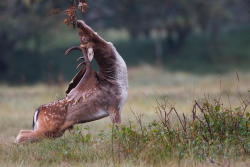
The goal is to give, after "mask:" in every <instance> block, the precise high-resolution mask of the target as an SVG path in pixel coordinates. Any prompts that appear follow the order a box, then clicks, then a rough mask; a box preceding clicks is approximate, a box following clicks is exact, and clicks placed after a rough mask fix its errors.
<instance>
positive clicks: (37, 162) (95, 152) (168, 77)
mask: <svg viewBox="0 0 250 167" xmlns="http://www.w3.org/2000/svg"><path fill="white" fill-rule="evenodd" d="M129 83H130V89H129V98H128V101H127V103H126V105H125V107H124V110H123V112H122V121H123V123H122V124H123V125H124V126H127V125H129V124H130V121H135V115H142V124H143V125H145V126H147V124H149V123H150V122H152V121H154V120H158V119H159V117H158V116H157V113H156V107H157V102H156V101H157V100H160V99H164V100H165V101H167V104H169V105H171V106H175V108H176V109H177V111H178V112H179V113H186V114H187V115H189V114H191V110H192V107H193V104H194V101H195V100H198V101H199V100H202V99H211V100H213V99H215V98H219V97H220V98H221V99H222V101H223V105H224V107H228V108H235V107H237V106H241V105H242V101H241V99H249V96H250V93H249V90H250V73H248V72H238V73H236V72H231V73H227V74H207V75H193V74H189V73H183V72H175V73H169V72H166V71H163V70H160V69H158V70H156V69H154V68H152V67H150V66H142V67H140V68H133V69H130V70H129ZM65 89H66V84H61V85H46V84H36V85H20V86H8V85H7V84H4V83H2V84H1V85H0V166H3V167H4V166H25V167H26V166H186V167H189V166H195V167H196V166H197V167H198V166H240V167H244V166H245V167H247V166H250V156H249V153H248V154H244V155H242V156H241V155H238V156H234V154H221V155H220V156H218V157H213V159H212V160H211V159H209V158H201V159H199V158H196V157H195V156H192V154H189V155H190V156H184V157H183V158H181V159H180V158H177V157H178V156H174V155H173V156H169V157H168V158H167V159H164V161H161V160H159V162H155V161H151V160H150V156H147V158H145V157H143V158H141V159H140V158H139V159H133V158H128V157H129V155H128V156H125V155H119V156H118V157H119V161H117V156H115V157H114V156H113V153H115V154H116V151H114V150H113V149H114V148H113V147H112V146H111V145H110V144H111V142H112V141H111V140H112V139H111V138H110V135H109V134H111V131H112V124H111V122H110V119H109V118H105V119H102V120H99V121H96V122H92V123H87V124H83V125H80V126H78V127H76V128H75V129H76V130H75V131H73V132H71V133H69V132H67V133H66V134H65V135H64V136H63V137H62V138H61V139H56V140H52V141H47V140H45V141H42V142H40V143H32V144H28V145H23V146H17V145H15V144H13V142H14V140H15V137H16V135H17V134H18V132H19V130H21V129H31V124H32V117H33V113H34V111H35V109H36V108H37V107H38V106H39V105H41V104H46V103H48V102H51V101H53V100H55V99H60V98H62V97H63V96H64V91H65ZM247 111H248V112H249V108H248V109H247ZM136 125H137V124H134V125H133V126H136ZM79 134H80V135H81V137H79V138H78V136H79ZM79 140H80V141H79ZM79 143H82V144H79ZM247 144H248V147H250V142H249V143H247ZM116 148H118V149H119V144H115V149H116ZM112 150H113V151H112ZM143 152H150V150H143ZM230 155H232V156H230ZM151 156H154V155H151ZM139 157H140V156H139Z"/></svg>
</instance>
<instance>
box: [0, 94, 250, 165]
mask: <svg viewBox="0 0 250 167" xmlns="http://www.w3.org/2000/svg"><path fill="white" fill-rule="evenodd" d="M249 102H250V101H249V99H244V100H242V106H239V107H232V106H230V107H226V106H224V105H223V103H222V102H221V101H220V100H212V101H211V100H203V101H199V102H198V101H195V103H194V105H193V109H192V114H191V115H187V114H183V113H180V112H178V111H177V110H176V109H175V108H174V107H171V106H169V105H168V104H167V102H166V101H165V100H162V101H158V102H157V116H158V119H157V120H155V121H152V122H150V123H144V122H143V118H142V117H141V116H140V115H137V114H135V118H136V119H135V120H136V121H134V122H132V121H130V122H129V123H128V124H126V125H121V126H119V127H116V126H111V128H110V131H101V132H99V134H98V135H97V136H92V134H91V133H85V132H84V133H83V129H81V128H79V127H76V128H75V129H74V130H73V131H72V132H71V134H70V135H67V136H64V137H63V138H61V139H57V140H55V141H51V140H44V141H42V142H40V143H31V144H28V145H22V146H18V145H11V146H4V147H3V148H1V147H0V149H4V150H5V151H1V152H0V153H1V154H2V155H1V156H2V157H6V158H7V157H8V159H9V161H11V162H14V163H18V164H19V163H21V162H22V163H28V161H35V162H37V163H38V165H45V166H46V165H49V164H50V165H52V164H57V163H62V162H65V163H74V162H75V163H77V162H85V163H95V162H97V161H98V162H103V165H104V166H109V165H114V164H120V163H124V162H130V163H132V164H135V165H136V164H139V163H141V162H143V163H146V164H152V165H157V164H158V165H160V164H163V163H166V162H168V161H170V160H175V161H176V160H178V162H181V161H182V160H185V159H192V160H194V161H201V162H204V161H206V162H209V163H216V164H217V165H219V164H220V163H221V162H220V160H222V159H234V160H241V159H245V158H246V159H247V157H248V156H249V155H250V113H249V110H248V104H249Z"/></svg>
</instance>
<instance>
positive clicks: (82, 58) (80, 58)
mask: <svg viewBox="0 0 250 167" xmlns="http://www.w3.org/2000/svg"><path fill="white" fill-rule="evenodd" d="M80 60H84V57H79V58H78V59H77V60H76V61H77V62H78V61H80Z"/></svg>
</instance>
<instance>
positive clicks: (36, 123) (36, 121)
mask: <svg viewBox="0 0 250 167" xmlns="http://www.w3.org/2000/svg"><path fill="white" fill-rule="evenodd" d="M38 114H39V111H38V110H36V112H35V114H34V129H37V128H38V125H39V123H38Z"/></svg>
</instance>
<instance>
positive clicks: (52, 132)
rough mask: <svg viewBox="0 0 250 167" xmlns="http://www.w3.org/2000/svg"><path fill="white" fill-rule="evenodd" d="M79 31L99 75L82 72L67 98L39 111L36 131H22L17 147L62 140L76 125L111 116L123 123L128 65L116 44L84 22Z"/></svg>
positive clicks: (42, 107) (91, 72)
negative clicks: (45, 140) (43, 140)
mask: <svg viewBox="0 0 250 167" xmlns="http://www.w3.org/2000/svg"><path fill="white" fill-rule="evenodd" d="M78 27H79V28H80V36H81V43H82V44H84V46H85V48H84V51H85V52H86V54H88V53H87V52H88V50H89V48H91V50H92V51H93V53H94V58H95V59H96V61H97V64H98V65H99V71H98V72H96V71H94V70H93V69H91V68H89V69H82V70H81V71H80V72H79V73H78V74H77V75H76V76H75V78H74V79H73V82H72V83H71V84H70V86H69V89H68V90H67V93H68V94H67V96H66V97H65V98H63V99H61V100H58V101H55V102H52V103H49V104H47V105H42V106H40V107H39V108H38V109H37V110H36V112H35V115H34V129H33V130H30V131H26V130H25V131H20V133H19V135H18V136H17V139H16V142H17V143H24V142H27V141H37V140H39V139H41V138H56V137H60V136H62V135H63V133H64V132H65V131H66V130H67V129H71V128H72V127H73V126H74V125H75V124H80V123H85V122H90V121H94V120H98V119H101V118H104V117H107V116H110V118H111V120H112V122H113V123H120V122H121V117H120V112H121V109H122V107H123V105H124V103H125V101H126V99H127V92H128V76H127V67H126V64H125V62H124V60H123V59H122V57H121V56H120V55H119V53H118V52H117V50H116V49H115V47H114V46H113V44H112V43H110V42H106V41H105V40H103V39H102V38H101V37H100V36H98V35H97V34H96V33H95V32H94V31H93V30H92V29H91V28H90V27H88V26H87V25H86V24H85V23H84V22H83V21H78ZM88 44H91V45H88ZM82 50H83V49H82ZM91 54H92V53H91Z"/></svg>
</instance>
